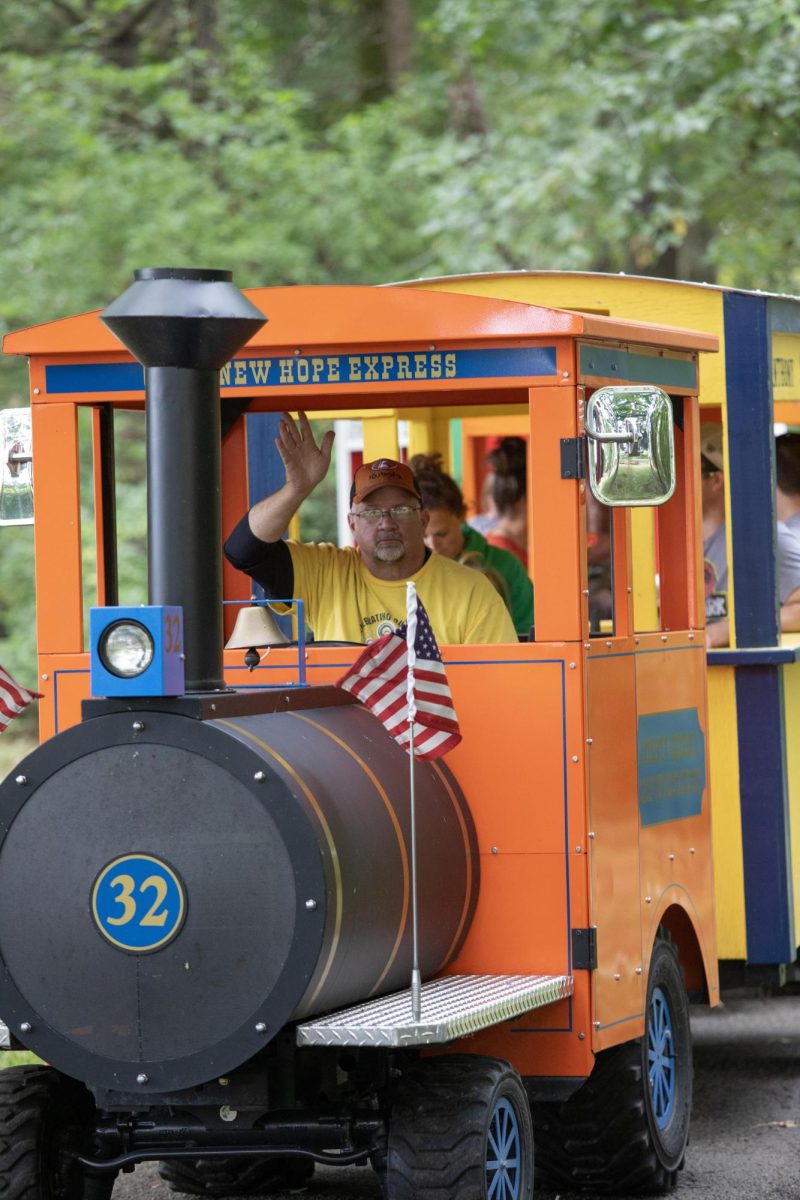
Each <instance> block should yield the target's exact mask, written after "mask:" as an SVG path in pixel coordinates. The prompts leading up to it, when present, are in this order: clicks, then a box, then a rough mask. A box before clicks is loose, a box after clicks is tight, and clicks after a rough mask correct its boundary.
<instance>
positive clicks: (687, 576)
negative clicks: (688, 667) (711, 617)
mask: <svg viewBox="0 0 800 1200" xmlns="http://www.w3.org/2000/svg"><path fill="white" fill-rule="evenodd" d="M694 403H696V402H692V401H690V400H689V399H688V398H687V399H686V400H685V402H684V411H691V409H692V408H693V407H694ZM693 428H694V429H696V424H695V425H694V426H693V425H692V424H691V422H690V423H689V427H688V429H684V430H683V431H682V430H680V429H679V428H677V426H676V428H675V472H676V484H675V492H674V494H673V496H672V499H671V500H668V501H667V503H666V504H663V505H661V507H659V508H657V509H656V514H657V516H656V522H657V530H658V550H659V572H660V576H661V626H662V628H663V629H690V628H696V627H697V548H696V544H695V543H694V542H693V541H692V540H691V539H692V538H693V537H694V536H695V533H696V529H697V520H696V508H695V498H696V490H695V489H696V483H695V475H696V467H695V462H694V459H693V457H692V450H693V445H694V443H693V441H692V438H693V433H692V430H693ZM692 618H693V620H692Z"/></svg>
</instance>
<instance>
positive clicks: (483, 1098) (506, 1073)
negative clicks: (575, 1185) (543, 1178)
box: [385, 1055, 533, 1200]
mask: <svg viewBox="0 0 800 1200" xmlns="http://www.w3.org/2000/svg"><path fill="white" fill-rule="evenodd" d="M500 1139H503V1141H504V1143H505V1145H506V1146H507V1147H508V1149H507V1153H508V1154H509V1155H510V1156H511V1157H510V1159H509V1160H508V1161H506V1162H501V1160H500V1159H498V1153H499V1151H498V1149H497V1143H498V1141H499V1140H500ZM497 1176H499V1179H498V1180H497V1182H496V1183H495V1187H494V1190H493V1192H492V1196H493V1200H528V1198H529V1197H530V1196H531V1195H532V1194H533V1128H532V1125H531V1116H530V1106H529V1104H528V1099H527V1096H526V1095H525V1089H524V1088H523V1086H522V1081H521V1080H520V1077H519V1075H518V1074H517V1072H516V1071H515V1070H514V1068H513V1067H511V1066H510V1065H509V1064H508V1063H507V1062H501V1061H500V1060H499V1059H496V1058H482V1057H479V1056H477V1055H475V1056H473V1055H452V1056H450V1057H447V1058H428V1059H423V1060H422V1061H421V1062H419V1063H417V1064H415V1066H414V1067H412V1068H411V1069H410V1070H409V1071H408V1072H406V1074H405V1075H404V1076H403V1079H402V1081H401V1083H400V1085H399V1087H398V1089H397V1092H396V1094H395V1098H394V1101H393V1104H392V1110H391V1114H390V1118H389V1151H388V1156H387V1163H386V1183H385V1195H386V1196H387V1198H388V1200H426V1197H428V1198H429V1200H444V1198H445V1197H446V1198H447V1200H481V1198H485V1197H486V1196H487V1177H488V1179H489V1180H492V1179H495V1178H496V1177H497Z"/></svg>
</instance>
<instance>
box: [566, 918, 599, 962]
mask: <svg viewBox="0 0 800 1200" xmlns="http://www.w3.org/2000/svg"><path fill="white" fill-rule="evenodd" d="M572 969H573V971H596V970H597V926H596V925H590V926H589V928H588V929H573V931H572Z"/></svg>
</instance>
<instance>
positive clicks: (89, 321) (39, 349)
mask: <svg viewBox="0 0 800 1200" xmlns="http://www.w3.org/2000/svg"><path fill="white" fill-rule="evenodd" d="M243 292H244V295H245V296H247V298H248V299H249V300H251V301H252V303H253V304H255V306H256V307H257V308H259V309H260V310H261V311H262V312H263V313H264V315H265V316H266V318H267V324H266V325H264V326H262V328H261V329H260V330H258V332H257V333H255V334H254V335H253V337H252V338H251V339H250V341H249V342H247V344H246V346H245V347H243V348H242V350H241V351H240V354H241V353H244V351H246V350H260V351H263V352H266V353H270V352H277V351H281V350H295V349H298V348H301V349H302V350H303V351H304V352H307V351H310V350H319V349H322V348H333V347H348V346H367V345H370V346H377V345H398V344H403V345H406V344H409V345H419V344H420V343H421V344H424V345H425V347H426V348H429V347H430V345H431V343H434V344H435V346H436V347H437V348H438V347H439V346H441V345H442V344H443V343H450V342H452V343H456V342H459V343H463V342H479V343H482V344H485V343H486V342H487V341H488V342H494V341H498V340H514V341H518V340H525V341H530V340H531V339H538V338H553V337H577V338H582V339H586V338H588V339H592V340H595V339H601V340H603V341H613V342H626V343H635V344H641V345H648V346H656V347H663V348H664V349H671V350H683V351H699V350H705V351H715V350H717V349H718V339H717V338H716V337H715V336H714V335H713V334H708V333H701V332H698V331H696V330H689V329H676V328H672V327H671V326H665V325H655V324H649V323H647V322H644V321H628V320H623V319H619V318H616V317H603V316H597V315H594V314H591V313H581V312H570V311H567V310H565V309H556V308H544V307H542V306H540V305H535V304H525V303H521V302H519V301H510V300H497V299H493V298H490V297H484V296H475V295H469V294H464V293H457V292H429V291H422V290H419V289H417V288H413V287H408V288H405V287H370V286H336V285H330V286H329V285H322V286H313V287H306V286H297V287H266V288H245V289H243ZM100 313H101V310H100V309H98V310H95V311H94V312H88V313H82V314H80V315H78V316H72V317H64V318H62V319H61V320H57V321H49V322H47V323H46V324H43V325H34V326H31V327H29V328H27V329H20V330H17V331H15V332H13V333H8V334H6V336H5V338H4V339H3V351H4V353H6V354H24V355H29V356H47V357H50V356H61V355H69V356H71V357H80V358H82V359H85V358H86V357H90V356H93V355H98V356H106V355H114V356H119V355H120V354H127V351H124V350H123V348H122V347H121V345H120V343H119V341H118V340H117V338H116V337H115V336H114V334H112V333H111V332H110V330H108V329H107V328H106V326H105V325H104V324H103V323H102V321H101V320H100Z"/></svg>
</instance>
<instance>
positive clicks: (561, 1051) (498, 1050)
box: [442, 975, 594, 1119]
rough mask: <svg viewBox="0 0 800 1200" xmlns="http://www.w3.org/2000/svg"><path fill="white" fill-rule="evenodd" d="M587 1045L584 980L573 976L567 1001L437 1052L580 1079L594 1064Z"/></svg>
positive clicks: (586, 988)
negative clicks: (476, 1056)
mask: <svg viewBox="0 0 800 1200" xmlns="http://www.w3.org/2000/svg"><path fill="white" fill-rule="evenodd" d="M591 1041H592V1040H591V1012H590V1002H589V983H588V977H586V976H583V977H582V976H580V975H579V976H578V977H577V978H576V980H575V992H574V994H573V996H572V997H571V999H569V1000H562V1001H559V1003H557V1004H549V1005H547V1007H545V1008H540V1009H536V1010H535V1011H534V1012H531V1013H526V1014H525V1015H524V1016H522V1017H520V1018H519V1019H518V1020H515V1021H506V1022H504V1023H503V1024H502V1025H495V1026H493V1027H492V1028H491V1029H484V1030H483V1031H482V1032H481V1033H477V1034H474V1035H473V1036H472V1037H467V1038H462V1039H460V1040H459V1041H456V1042H453V1043H452V1044H451V1045H450V1046H448V1047H447V1049H446V1050H444V1051H442V1052H443V1053H448V1054H452V1053H455V1054H486V1055H489V1056H490V1057H492V1058H502V1059H505V1060H506V1061H507V1062H510V1063H511V1064H512V1065H513V1066H514V1067H515V1068H516V1069H517V1070H518V1071H519V1073H520V1075H530V1076H536V1075H543V1076H550V1077H552V1076H566V1077H577V1078H584V1077H586V1076H587V1075H589V1074H590V1073H591V1070H592V1067H593V1065H594V1054H593V1053H592V1044H591ZM534 1119H535V1118H534Z"/></svg>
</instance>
